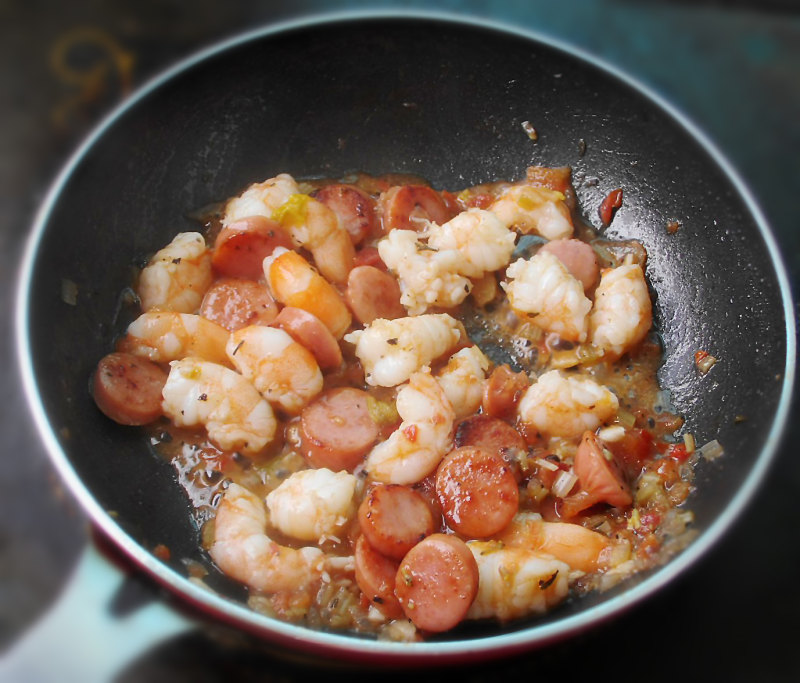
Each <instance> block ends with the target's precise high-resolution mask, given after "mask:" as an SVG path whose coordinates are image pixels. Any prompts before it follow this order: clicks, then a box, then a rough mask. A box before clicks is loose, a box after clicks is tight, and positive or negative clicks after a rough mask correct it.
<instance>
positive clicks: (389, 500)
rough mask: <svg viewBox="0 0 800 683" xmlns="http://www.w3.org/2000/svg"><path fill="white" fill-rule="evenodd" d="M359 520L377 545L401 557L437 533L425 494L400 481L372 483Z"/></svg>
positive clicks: (381, 551) (365, 532)
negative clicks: (401, 483) (395, 482)
mask: <svg viewBox="0 0 800 683" xmlns="http://www.w3.org/2000/svg"><path fill="white" fill-rule="evenodd" d="M358 522H359V524H360V526H361V531H362V532H363V534H364V536H366V538H367V540H368V541H369V543H370V545H371V546H372V547H373V548H375V549H376V550H377V551H378V552H380V553H382V554H383V555H386V556H388V557H393V558H395V559H397V560H401V559H402V558H403V556H404V555H405V554H406V553H407V552H408V551H409V550H411V548H413V547H414V546H415V545H416V544H417V543H419V542H420V541H421V540H422V539H423V538H425V537H426V536H429V535H430V534H432V533H433V515H432V514H431V510H430V508H429V507H428V504H427V503H426V502H425V499H424V498H423V497H422V494H420V493H417V492H416V491H414V490H413V489H410V488H408V487H407V486H401V485H399V484H374V485H373V486H371V487H370V488H369V490H368V491H367V495H366V496H365V497H364V500H363V501H362V502H361V505H360V506H359V508H358Z"/></svg>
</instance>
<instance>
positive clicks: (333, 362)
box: [272, 306, 342, 370]
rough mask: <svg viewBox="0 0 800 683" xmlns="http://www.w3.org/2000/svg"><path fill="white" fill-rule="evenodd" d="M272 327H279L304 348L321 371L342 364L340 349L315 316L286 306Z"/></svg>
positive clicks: (329, 332)
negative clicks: (309, 352)
mask: <svg viewBox="0 0 800 683" xmlns="http://www.w3.org/2000/svg"><path fill="white" fill-rule="evenodd" d="M272 326H273V327H280V328H281V329H282V330H283V331H284V332H286V333H287V334H289V336H291V337H292V338H293V339H294V340H295V341H296V342H297V343H298V344H300V345H302V346H305V347H306V348H307V349H308V350H309V351H311V353H312V354H313V356H314V358H316V360H317V364H318V365H319V367H320V368H322V369H323V370H327V369H330V368H338V367H339V366H340V365H341V364H342V349H341V348H340V347H339V342H337V341H336V337H334V336H333V334H332V333H331V331H330V330H329V329H328V328H327V327H326V325H325V323H323V322H322V321H321V320H320V319H319V318H318V317H317V316H315V315H314V314H313V313H309V312H308V311H304V310H303V309H302V308H294V307H293V306H286V307H285V308H284V309H282V310H281V312H280V313H278V315H277V317H276V318H275V320H273V321H272Z"/></svg>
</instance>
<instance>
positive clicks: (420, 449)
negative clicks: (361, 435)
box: [365, 371, 455, 484]
mask: <svg viewBox="0 0 800 683" xmlns="http://www.w3.org/2000/svg"><path fill="white" fill-rule="evenodd" d="M397 412H398V413H399V415H400V417H401V418H403V422H402V423H401V424H400V426H399V427H398V428H397V429H396V430H395V431H394V432H392V433H391V435H390V436H389V438H388V439H387V440H386V441H383V442H382V443H379V444H378V445H377V446H375V448H373V449H372V451H371V452H370V453H369V454H368V455H367V460H366V464H365V469H366V470H367V473H368V474H369V477H370V478H371V479H373V480H375V481H380V482H384V483H386V484H414V483H416V482H418V481H421V480H422V479H424V478H425V477H427V476H428V475H429V474H430V473H431V472H433V471H434V470H435V469H436V466H437V465H438V464H439V462H440V461H441V459H442V458H443V457H444V455H445V454H446V453H447V452H448V451H449V450H450V446H451V445H452V432H453V422H454V421H455V413H454V412H453V407H452V406H451V405H450V401H448V400H447V396H445V393H444V389H442V387H441V386H440V385H439V383H438V382H437V381H436V380H435V379H434V378H433V377H432V376H431V375H430V373H429V372H427V371H425V372H415V373H414V374H412V375H411V379H410V380H409V383H408V384H407V385H405V386H404V387H403V388H402V389H400V391H399V392H398V393H397Z"/></svg>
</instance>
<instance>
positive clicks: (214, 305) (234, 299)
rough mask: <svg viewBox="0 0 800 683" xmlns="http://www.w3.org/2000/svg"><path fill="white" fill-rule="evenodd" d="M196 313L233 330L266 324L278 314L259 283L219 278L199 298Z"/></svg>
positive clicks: (272, 300) (262, 285)
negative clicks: (198, 311) (201, 299)
mask: <svg viewBox="0 0 800 683" xmlns="http://www.w3.org/2000/svg"><path fill="white" fill-rule="evenodd" d="M200 315H202V316H203V317H204V318H207V319H208V320H210V321H211V322H214V323H217V325H221V326H222V327H224V328H225V329H227V330H231V331H234V330H238V329H240V328H242V327H247V326H248V325H269V324H270V323H271V322H272V321H273V320H274V319H275V316H277V315H278V304H276V303H275V299H273V298H272V294H270V291H269V289H268V288H267V286H266V285H264V284H262V283H260V282H255V281H253V280H238V279H235V278H222V279H220V280H217V281H216V282H215V283H214V284H213V285H211V287H210V288H209V290H208V291H207V292H206V295H205V296H204V297H203V302H202V303H201V304H200Z"/></svg>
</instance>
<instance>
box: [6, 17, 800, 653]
mask: <svg viewBox="0 0 800 683" xmlns="http://www.w3.org/2000/svg"><path fill="white" fill-rule="evenodd" d="M364 20H387V21H399V20H418V21H421V22H425V21H431V22H443V23H447V24H449V25H451V26H453V27H454V28H459V27H463V28H475V29H481V30H490V31H494V32H497V33H501V34H507V35H509V36H514V37H518V38H522V39H525V40H527V41H529V42H531V43H534V44H538V45H541V46H544V47H547V48H554V49H556V50H558V51H560V52H563V53H565V54H566V55H569V56H571V57H574V58H576V59H577V60H579V61H581V62H582V63H584V64H585V65H586V66H589V67H590V68H594V69H597V70H599V71H602V72H605V73H606V74H608V75H610V76H613V77H615V78H617V79H618V80H620V81H621V82H622V83H624V84H625V85H626V86H627V87H629V88H631V89H632V90H633V91H635V92H637V93H639V94H640V95H642V96H643V97H644V98H645V99H646V100H648V101H649V102H650V103H652V104H653V105H654V106H656V107H657V108H659V109H660V110H662V111H663V112H665V113H666V114H667V115H668V116H670V117H671V118H672V120H674V121H675V122H676V123H677V124H679V126H680V127H681V128H682V129H683V130H684V131H686V132H687V133H688V134H689V135H690V137H691V138H692V139H693V140H694V141H695V142H696V143H697V144H698V145H699V146H700V147H701V148H702V149H703V150H705V152H706V153H708V154H709V156H710V158H711V160H712V162H713V163H714V164H715V165H716V166H717V167H718V168H719V169H720V170H721V171H722V172H723V173H724V175H725V177H726V178H727V181H728V182H729V183H730V184H731V186H732V188H733V189H734V190H735V191H736V192H737V194H738V195H739V197H740V198H741V199H742V200H743V202H744V204H745V205H746V207H747V209H748V211H749V213H750V215H751V217H752V219H753V220H754V222H755V224H756V226H757V228H758V231H759V232H760V234H761V238H762V239H763V240H764V243H765V246H766V248H767V251H768V253H769V256H770V259H771V262H772V265H773V268H774V272H775V276H776V279H777V282H778V286H779V290H780V293H781V297H782V302H783V311H784V320H785V327H786V344H787V348H786V363H785V367H784V373H783V385H782V389H781V395H780V401H779V404H778V408H777V410H776V412H775V415H774V417H773V420H772V424H771V426H770V429H769V432H768V434H767V437H766V439H765V441H764V446H763V448H762V449H761V452H760V454H759V456H758V458H757V460H756V462H755V464H754V465H753V467H752V468H751V470H750V471H749V473H748V475H747V477H746V479H745V481H744V482H743V484H742V486H741V487H740V488H739V489H738V490H737V492H736V495H735V496H734V497H733V498H731V499H730V500H729V501H728V502H727V504H726V506H725V508H724V510H723V511H722V513H721V514H720V515H719V516H717V518H716V519H715V520H714V521H713V522H712V523H711V524H710V525H709V527H707V528H706V529H705V530H704V531H703V532H702V533H701V534H700V535H699V536H698V538H697V539H696V540H695V541H694V542H693V543H692V544H690V545H689V547H687V548H686V549H685V550H684V551H683V552H681V553H680V554H679V555H677V556H676V557H674V558H673V559H671V560H670V561H669V562H668V563H667V564H666V565H663V566H662V567H660V568H658V569H657V570H656V571H655V572H653V574H652V575H650V576H648V577H647V578H646V579H644V580H643V581H641V582H640V583H637V584H636V585H633V586H631V587H630V588H628V589H627V590H626V591H624V592H623V593H621V594H620V595H618V596H616V597H614V598H613V599H612V600H608V601H606V602H604V603H602V604H600V605H595V606H592V607H590V608H589V609H587V610H585V611H582V612H580V613H579V614H576V615H571V616H568V617H566V618H563V619H557V620H555V621H553V622H549V623H545V624H542V625H536V624H533V625H531V626H530V627H526V628H523V629H520V630H518V631H514V632H510V633H501V634H498V635H492V636H487V637H482V638H477V639H469V638H467V639H463V640H453V641H435V642H422V643H393V642H385V641H375V640H366V639H360V638H357V637H353V636H352V635H349V634H344V633H341V634H338V633H327V632H323V631H314V630H311V629H309V628H306V627H303V626H297V625H292V624H287V623H285V622H280V621H278V620H275V619H270V618H268V617H264V616H261V615H258V614H256V613H255V612H253V611H252V610H249V609H248V608H246V607H244V606H243V605H240V604H238V603H235V602H233V601H232V600H229V599H227V598H223V597H222V596H218V595H215V594H212V593H210V592H208V591H206V590H203V589H202V588H199V587H197V586H196V585H194V584H192V583H191V582H189V581H188V580H187V579H186V578H185V577H183V576H182V575H180V574H178V573H177V572H176V571H174V570H172V569H171V568H169V567H167V566H166V565H164V564H162V563H161V562H160V561H158V560H156V559H155V557H153V556H152V555H151V554H150V553H149V552H147V551H146V550H145V549H144V548H143V547H142V546H141V545H140V544H139V543H137V542H136V541H135V540H134V539H133V538H132V537H131V536H129V535H128V534H127V532H125V531H124V530H123V529H122V527H121V526H119V524H118V523H117V522H116V521H114V520H113V518H112V517H111V516H110V515H109V513H108V512H107V511H106V510H105V509H103V508H102V507H101V506H100V505H99V503H98V502H97V501H96V500H95V498H94V496H93V495H92V493H91V492H90V491H89V490H88V488H87V487H86V486H85V484H84V483H83V482H82V481H81V479H80V477H79V476H78V474H77V473H76V471H75V469H74V468H73V467H72V465H71V464H70V462H69V459H68V458H67V456H66V453H65V452H64V451H63V449H62V448H61V446H60V445H59V442H58V438H57V436H56V431H55V428H54V426H53V425H52V424H51V423H50V421H49V419H48V417H47V414H46V411H45V408H44V405H43V403H42V400H41V396H40V395H39V392H38V389H37V382H36V377H35V372H34V368H33V361H32V358H31V356H30V354H29V353H28V349H29V348H30V344H29V316H28V302H29V293H30V289H31V285H32V277H33V273H34V266H35V263H36V260H37V255H38V252H39V246H40V243H41V242H42V239H43V236H44V233H45V230H46V227H47V225H48V222H49V220H50V216H51V213H52V211H53V209H54V207H55V205H56V203H57V202H58V200H59V197H60V196H61V193H62V191H63V189H64V187H65V185H66V183H67V181H68V180H69V178H70V177H71V176H72V174H73V172H74V171H75V169H76V168H78V167H79V166H80V164H81V162H82V160H83V159H84V157H85V156H86V155H87V153H88V151H89V150H90V149H91V148H92V147H93V145H94V144H95V143H96V142H97V141H98V140H100V139H101V138H102V137H103V136H104V135H105V134H106V132H107V131H108V130H110V129H111V128H112V127H113V126H114V125H115V123H116V122H117V121H118V120H119V119H120V118H121V117H122V116H123V115H124V114H125V113H126V112H127V111H128V110H130V109H132V108H134V107H136V106H137V105H138V103H139V102H141V101H142V100H143V99H145V98H146V97H147V96H148V95H149V94H150V93H152V92H154V91H155V90H157V89H159V88H160V87H162V86H164V85H165V84H167V83H168V82H169V81H170V80H171V79H173V78H174V77H176V76H178V75H180V74H183V73H185V72H187V71H189V70H191V69H192V68H194V67H196V66H198V65H200V64H202V63H203V62H204V61H206V60H208V59H210V58H212V57H214V56H216V55H219V54H222V53H224V52H227V51H229V50H231V49H233V48H236V47H238V46H240V45H244V44H246V43H250V42H253V41H257V40H268V39H270V38H272V37H273V36H276V35H280V34H283V33H287V32H290V31H295V30H301V29H314V28H319V27H320V26H322V25H325V24H334V23H340V24H341V23H348V22H356V21H364ZM14 322H15V340H16V352H17V360H18V364H19V374H20V376H21V379H22V385H23V389H24V393H25V397H26V400H27V404H28V408H29V411H30V414H31V415H32V417H33V420H34V423H35V426H36V429H37V432H38V434H39V436H40V438H41V439H42V442H43V444H44V446H45V448H46V451H47V452H48V455H49V457H50V460H51V461H52V462H53V463H54V464H55V466H56V469H57V471H58V473H59V475H60V476H61V478H62V479H63V480H64V481H65V483H66V484H67V486H68V487H69V489H70V491H71V492H72V494H73V495H74V496H75V497H76V499H77V501H78V503H79V504H80V505H81V507H82V509H83V510H84V511H85V512H86V513H87V515H88V517H89V518H90V519H91V520H92V522H93V523H94V524H96V525H97V526H98V527H99V528H100V529H101V530H102V531H103V532H104V533H105V534H106V535H107V536H108V537H109V538H111V539H112V540H113V541H114V543H115V544H116V545H117V546H118V547H119V548H120V549H121V550H122V551H123V552H124V553H125V555H126V556H127V557H129V558H130V559H132V560H133V561H134V562H135V564H137V565H139V566H140V567H141V568H142V569H144V570H145V571H146V572H148V573H149V574H150V575H151V576H154V577H155V578H157V580H158V581H159V583H161V584H162V585H164V586H165V587H167V588H169V589H171V590H172V591H173V592H174V593H176V594H177V595H178V596H180V597H182V598H183V599H185V600H187V601H188V602H189V603H192V604H195V605H201V606H203V608H204V609H206V610H207V611H209V612H210V613H213V614H214V615H215V616H216V617H217V618H222V619H223V620H226V621H229V622H233V623H234V624H235V625H237V626H239V627H241V628H244V629H245V630H249V631H251V632H256V633H258V634H259V635H261V636H263V637H265V638H268V639H274V640H278V641H283V642H285V643H288V644H294V645H296V646H297V645H302V646H303V647H305V648H308V647H309V646H311V647H316V648H318V649H319V650H320V651H324V652H325V653H327V654H331V655H339V656H342V655H346V656H353V655H363V656H368V657H369V656H372V657H375V658H378V659H384V658H400V659H402V660H407V661H412V660H413V661H419V660H421V659H424V660H426V661H428V662H431V661H432V660H435V661H438V662H441V663H445V662H447V661H452V660H453V659H454V658H456V657H457V658H459V660H460V661H465V659H466V658H470V659H477V658H486V657H490V656H499V655H501V654H507V653H510V652H512V651H519V650H522V649H528V648H533V647H535V646H541V645H544V644H546V643H548V642H552V641H554V640H558V639H562V638H564V637H567V636H569V635H572V634H575V633H577V632H579V631H583V630H586V629H588V628H592V627H595V626H596V625H597V624H599V623H600V622H602V621H605V620H608V619H610V618H612V617H614V616H617V615H619V614H621V613H622V612H624V611H626V610H628V609H629V608H631V607H632V606H634V605H636V604H639V603H640V602H642V601H643V600H644V599H646V598H647V597H649V596H651V595H653V594H654V593H656V592H657V591H658V590H660V589H661V588H663V587H664V586H665V585H667V584H668V583H670V582H671V581H673V580H674V579H675V578H676V577H678V576H679V575H682V574H684V573H685V571H686V570H687V569H688V568H689V567H690V566H691V565H693V564H695V563H696V562H697V561H698V560H699V559H700V557H701V556H703V555H704V554H705V553H706V552H708V550H709V549H710V548H711V547H712V546H714V545H715V544H716V543H717V542H718V541H719V539H720V538H721V537H722V536H723V535H724V533H725V532H726V531H727V530H728V529H729V528H730V527H731V526H732V525H733V523H734V522H735V521H736V520H737V519H738V518H739V516H740V515H741V514H742V512H743V510H744V509H745V508H746V507H747V505H748V504H749V503H750V501H751V500H752V498H753V496H754V494H755V492H756V490H757V489H758V487H759V486H760V484H761V482H762V481H763V479H764V477H765V475H766V473H767V471H768V469H769V467H770V465H771V464H772V462H773V461H774V460H775V455H776V453H777V451H778V447H779V445H780V441H781V439H782V436H783V434H784V432H785V427H786V424H787V422H788V418H789V415H790V408H791V403H792V393H793V387H794V380H795V370H796V367H795V366H796V329H795V318H794V305H793V302H792V293H791V288H790V285H789V279H788V275H787V272H786V267H785V264H784V262H783V259H782V256H781V254H780V250H779V248H778V245H777V242H776V240H775V238H774V236H773V233H772V231H771V229H770V227H769V224H768V221H767V219H766V217H765V215H764V213H763V212H762V210H761V208H760V206H759V205H758V202H757V200H756V199H755V197H754V196H753V194H752V192H751V191H750V189H749V188H748V186H747V185H746V183H745V182H744V180H743V179H742V178H741V176H740V175H739V173H738V171H737V170H736V169H735V168H734V166H733V165H732V163H731V162H730V161H729V160H728V159H727V157H726V156H725V155H724V154H723V153H722V152H721V150H719V148H718V147H717V146H716V144H715V143H714V142H713V141H712V140H711V139H710V138H709V137H708V136H707V135H706V133H705V132H704V131H702V130H701V129H700V128H699V126H697V124H695V123H694V122H693V121H692V120H691V119H690V118H689V117H688V116H687V115H685V114H684V113H683V112H682V111H681V110H680V109H678V108H677V107H676V106H675V105H674V104H672V103H671V102H669V101H668V100H666V99H665V98H664V97H662V96H661V95H660V94H659V93H657V92H656V91H654V90H653V89H652V88H650V87H649V86H647V85H645V84H643V83H641V82H640V81H638V80H637V79H635V78H634V77H632V76H631V75H629V74H627V73H626V72H624V71H623V70H621V69H620V68H618V67H616V66H615V65H612V64H610V63H608V62H606V61H605V60H603V59H601V58H598V57H597V56H595V55H593V54H591V53H589V52H588V51H586V50H584V49H583V48H580V47H578V46H575V45H573V44H571V43H569V42H567V41H565V40H562V39H559V38H554V37H552V36H550V35H547V34H545V33H541V32H538V31H532V30H523V29H520V28H519V27H515V26H511V25H509V24H506V23H504V22H501V21H497V20H492V19H486V18H483V17H480V16H477V15H473V16H464V15H459V14H455V13H451V12H443V11H424V10H418V9H414V10H405V11H404V10H397V9H393V10H351V11H335V12H324V13H315V14H313V15H308V16H305V17H303V18H300V19H294V20H289V21H283V22H279V23H274V24H269V25H266V26H262V27H260V28H256V29H252V30H248V31H245V32H242V33H238V34H236V35H234V36H232V37H230V38H227V39H223V40H221V41H218V42H215V43H213V44H211V45H210V46H208V47H206V48H203V49H201V50H199V51H197V52H195V53H194V54H191V55H189V56H188V57H186V58H184V59H182V60H179V61H178V62H176V63H175V64H174V65H173V66H171V67H169V68H167V69H165V70H164V71H162V72H161V73H159V74H157V75H156V76H154V77H152V78H151V79H149V80H148V81H146V82H145V83H144V84H143V85H142V86H140V87H139V88H138V89H137V91H136V92H135V93H133V94H132V95H131V96H129V97H128V98H127V99H126V100H124V101H123V102H121V103H120V104H119V105H117V106H116V107H115V108H114V109H113V110H112V111H111V112H110V113H109V114H107V115H106V116H105V117H104V119H102V120H101V121H100V122H99V123H98V125H97V126H95V128H94V129H93V130H92V131H91V132H90V133H89V134H88V135H87V136H86V138H85V139H84V141H83V142H82V144H80V145H79V146H78V148H77V149H76V150H75V152H73V154H72V155H71V156H70V157H69V158H68V160H67V161H66V163H65V164H64V166H63V167H62V170H61V171H60V172H59V174H58V175H57V176H56V179H55V180H54V182H53V184H52V185H51V187H50V188H49V190H48V192H47V194H46V196H45V199H44V201H43V202H42V203H41V206H40V208H39V210H38V211H37V213H36V215H35V218H34V221H33V224H32V228H31V230H30V232H29V234H28V236H27V239H26V243H25V245H24V250H23V257H22V262H21V266H20V268H19V271H18V277H17V289H16V298H15V317H14ZM395 661H397V660H396V659H395Z"/></svg>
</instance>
